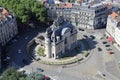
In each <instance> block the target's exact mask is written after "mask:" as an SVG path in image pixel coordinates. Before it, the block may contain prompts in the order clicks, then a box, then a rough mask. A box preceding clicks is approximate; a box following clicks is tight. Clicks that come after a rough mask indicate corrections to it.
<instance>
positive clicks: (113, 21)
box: [106, 12, 120, 47]
mask: <svg viewBox="0 0 120 80" xmlns="http://www.w3.org/2000/svg"><path fill="white" fill-rule="evenodd" d="M106 35H107V36H108V40H109V41H110V42H112V43H116V44H117V45H118V46H119V47H120V15H119V14H118V13H116V12H113V13H112V14H110V15H109V16H108V20H107V27H106Z"/></svg>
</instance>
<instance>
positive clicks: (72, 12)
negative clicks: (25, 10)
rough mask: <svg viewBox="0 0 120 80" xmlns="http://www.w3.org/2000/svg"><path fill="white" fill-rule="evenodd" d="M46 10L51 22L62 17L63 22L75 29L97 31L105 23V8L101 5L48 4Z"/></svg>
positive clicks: (95, 3) (85, 3)
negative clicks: (70, 24) (68, 22)
mask: <svg viewBox="0 0 120 80" xmlns="http://www.w3.org/2000/svg"><path fill="white" fill-rule="evenodd" d="M47 10H48V16H49V18H50V19H51V20H55V19H56V18H57V17H59V16H63V18H64V19H65V20H69V21H70V22H71V23H72V24H73V25H74V26H77V28H83V29H98V28H102V27H105V26H106V23H107V14H106V11H107V7H106V6H105V5H104V4H102V3H97V2H94V3H93V2H91V3H87V2H84V3H82V4H72V3H61V4H52V5H51V4H49V5H48V6H47Z"/></svg>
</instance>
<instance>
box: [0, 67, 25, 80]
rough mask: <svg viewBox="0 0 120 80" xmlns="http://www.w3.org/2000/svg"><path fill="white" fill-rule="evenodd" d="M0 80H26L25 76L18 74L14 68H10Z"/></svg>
mask: <svg viewBox="0 0 120 80" xmlns="http://www.w3.org/2000/svg"><path fill="white" fill-rule="evenodd" d="M0 80H25V78H24V76H23V75H22V74H21V73H20V72H17V71H16V70H15V69H14V68H8V69H7V70H5V71H4V72H3V74H2V78H1V79H0Z"/></svg>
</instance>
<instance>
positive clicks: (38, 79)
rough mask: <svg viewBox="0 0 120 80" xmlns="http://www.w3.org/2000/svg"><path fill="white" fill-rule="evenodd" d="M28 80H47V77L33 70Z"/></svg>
mask: <svg viewBox="0 0 120 80" xmlns="http://www.w3.org/2000/svg"><path fill="white" fill-rule="evenodd" d="M26 80H45V78H44V75H43V74H40V73H38V72H33V73H31V74H29V75H28V76H27V78H26Z"/></svg>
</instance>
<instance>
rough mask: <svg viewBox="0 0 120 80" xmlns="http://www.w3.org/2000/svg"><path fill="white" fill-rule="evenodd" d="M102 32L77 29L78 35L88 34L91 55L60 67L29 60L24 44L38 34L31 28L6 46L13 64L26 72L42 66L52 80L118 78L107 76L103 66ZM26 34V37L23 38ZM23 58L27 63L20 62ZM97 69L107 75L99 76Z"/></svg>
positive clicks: (112, 79) (111, 79)
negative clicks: (82, 60) (81, 60)
mask: <svg viewBox="0 0 120 80" xmlns="http://www.w3.org/2000/svg"><path fill="white" fill-rule="evenodd" d="M103 33H104V30H101V31H97V30H96V31H95V32H89V31H88V32H86V31H83V32H81V31H79V32H78V35H79V36H81V37H83V38H85V37H84V36H83V35H87V36H88V38H87V39H88V40H89V41H90V46H91V50H92V51H91V53H92V56H91V57H90V58H89V59H88V60H87V61H86V62H84V63H75V64H71V65H66V68H62V65H61V66H53V65H45V64H41V63H39V62H36V61H31V60H30V59H29V57H28V56H27V51H26V45H27V43H28V42H29V41H30V40H31V39H32V38H33V37H35V36H36V35H37V34H38V32H37V31H35V30H31V31H30V32H28V33H26V34H25V35H23V36H20V38H19V39H18V40H17V42H14V44H12V45H11V46H9V47H8V52H9V53H8V54H9V56H10V58H11V59H12V62H13V63H14V65H16V66H18V67H19V68H23V69H25V70H26V73H31V72H34V71H38V70H36V69H37V68H42V69H43V70H44V72H43V74H45V75H48V76H50V77H51V78H52V80H105V79H106V80H118V79H117V78H114V77H113V76H112V78H110V77H107V76H110V75H109V74H108V73H107V72H106V67H105V57H104V55H103V54H104V53H105V51H104V50H105V47H102V46H103V45H101V43H102V41H101V40H100V38H101V37H102V35H103ZM90 35H94V36H95V39H92V38H91V37H90ZM26 36H27V39H25V37H26ZM98 47H101V48H102V51H98ZM19 49H20V50H21V51H20V52H21V53H18V50H19ZM23 59H26V60H27V61H28V62H29V64H28V65H25V64H24V63H23V62H22V60H23ZM99 71H100V72H101V74H102V72H103V73H105V74H106V75H107V76H105V77H106V78H105V79H104V78H103V77H99V76H100V74H98V72H99ZM98 75H99V76H98Z"/></svg>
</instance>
